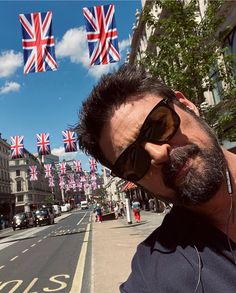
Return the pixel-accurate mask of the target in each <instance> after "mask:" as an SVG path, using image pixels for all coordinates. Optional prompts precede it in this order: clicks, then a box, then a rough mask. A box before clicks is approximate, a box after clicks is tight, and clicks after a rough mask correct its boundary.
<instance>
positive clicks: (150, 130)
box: [141, 105, 180, 142]
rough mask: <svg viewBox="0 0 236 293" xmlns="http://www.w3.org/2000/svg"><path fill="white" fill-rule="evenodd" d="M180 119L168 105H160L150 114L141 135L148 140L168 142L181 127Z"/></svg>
mask: <svg viewBox="0 0 236 293" xmlns="http://www.w3.org/2000/svg"><path fill="white" fill-rule="evenodd" d="M179 124H180V119H179V116H178V115H177V114H176V112H175V111H174V110H172V109H171V108H170V107H168V106H166V105H165V106H159V107H157V108H156V109H155V110H154V111H153V112H152V113H151V114H150V116H148V119H147V120H146V121H145V124H144V125H143V128H142V130H141V131H142V133H141V136H142V137H143V139H144V140H145V139H146V140H147V141H156V142H166V141H168V140H169V139H170V138H171V137H172V136H173V135H174V134H175V133H176V131H177V129H178V128H179Z"/></svg>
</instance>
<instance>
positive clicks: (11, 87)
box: [0, 81, 20, 94]
mask: <svg viewBox="0 0 236 293" xmlns="http://www.w3.org/2000/svg"><path fill="white" fill-rule="evenodd" d="M19 90H20V84H19V83H17V82H13V81H11V82H6V83H5V85H4V86H3V87H1V88H0V94H7V93H9V92H18V91H19Z"/></svg>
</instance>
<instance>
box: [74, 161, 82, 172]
mask: <svg viewBox="0 0 236 293" xmlns="http://www.w3.org/2000/svg"><path fill="white" fill-rule="evenodd" d="M73 165H74V171H75V172H76V173H80V172H82V167H81V162H80V161H74V162H73Z"/></svg>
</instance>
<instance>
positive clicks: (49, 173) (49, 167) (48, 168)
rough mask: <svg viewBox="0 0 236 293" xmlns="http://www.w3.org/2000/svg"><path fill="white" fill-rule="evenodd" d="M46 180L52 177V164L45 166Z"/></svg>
mask: <svg viewBox="0 0 236 293" xmlns="http://www.w3.org/2000/svg"><path fill="white" fill-rule="evenodd" d="M44 171H45V178H49V177H52V164H45V165H44Z"/></svg>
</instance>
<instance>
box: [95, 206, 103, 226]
mask: <svg viewBox="0 0 236 293" xmlns="http://www.w3.org/2000/svg"><path fill="white" fill-rule="evenodd" d="M96 215H97V222H99V223H102V208H101V205H100V204H99V203H98V204H97V207H96Z"/></svg>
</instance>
